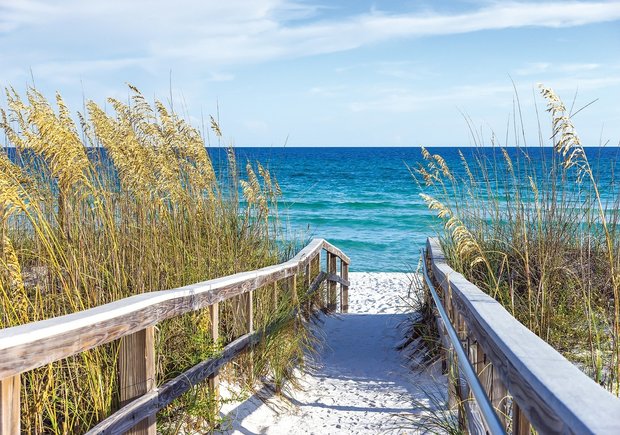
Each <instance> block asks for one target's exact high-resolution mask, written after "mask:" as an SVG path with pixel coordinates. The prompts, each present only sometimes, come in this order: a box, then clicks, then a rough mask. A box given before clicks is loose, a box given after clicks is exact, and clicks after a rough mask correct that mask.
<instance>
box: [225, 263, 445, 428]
mask: <svg viewBox="0 0 620 435" xmlns="http://www.w3.org/2000/svg"><path fill="white" fill-rule="evenodd" d="M350 283H351V290H350V307H349V313H348V314H336V315H331V316H324V317H323V318H322V323H321V324H320V325H318V331H317V334H318V335H320V336H322V337H323V340H322V341H323V343H322V346H321V347H320V352H319V354H318V355H317V357H316V358H315V359H314V363H315V367H314V368H313V369H310V370H309V372H308V373H307V374H305V375H304V376H302V378H301V386H302V389H301V390H293V391H290V392H289V395H287V398H286V399H280V398H275V397H270V398H269V399H268V400H266V401H264V398H263V400H261V399H259V398H258V397H256V396H254V397H252V398H250V399H248V400H246V401H244V402H242V403H229V404H225V405H224V408H223V415H224V421H225V423H224V429H226V430H223V431H222V433H225V434H256V433H260V434H274V435H275V434H317V435H318V434H321V435H322V434H378V433H390V432H392V433H401V432H405V431H409V432H410V431H411V430H412V424H411V422H410V421H407V420H405V419H403V418H401V417H399V415H401V414H403V415H407V416H408V417H409V418H416V414H418V413H420V412H422V410H421V409H420V407H419V406H418V402H423V403H425V404H428V397H427V391H430V390H432V391H435V390H437V389H439V390H440V391H443V392H444V394H445V392H446V381H445V380H446V377H445V376H443V375H441V373H437V372H436V371H435V372H433V371H432V370H429V371H424V372H419V371H417V370H412V368H411V367H410V365H411V361H410V360H408V359H407V358H406V356H405V353H404V352H400V351H398V350H397V346H398V344H399V343H402V341H403V334H404V331H403V330H402V328H401V324H402V322H403V321H405V320H406V319H407V318H408V316H409V315H410V313H407V311H408V309H407V307H403V301H402V299H401V297H404V296H406V295H407V293H408V287H409V277H408V275H407V274H404V273H362V272H358V273H352V274H351V275H350ZM434 376H437V378H434ZM444 398H445V397H444Z"/></svg>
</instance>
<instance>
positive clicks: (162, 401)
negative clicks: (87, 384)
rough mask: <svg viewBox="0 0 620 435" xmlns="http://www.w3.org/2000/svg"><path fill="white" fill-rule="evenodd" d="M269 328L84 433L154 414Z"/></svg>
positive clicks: (111, 430) (122, 426) (115, 429)
mask: <svg viewBox="0 0 620 435" xmlns="http://www.w3.org/2000/svg"><path fill="white" fill-rule="evenodd" d="M326 277H327V274H326V273H325V272H319V273H318V275H317V276H316V278H315V279H314V280H313V281H312V283H311V285H310V288H309V290H308V293H309V294H312V293H314V292H315V291H316V290H317V289H318V288H319V287H320V286H321V284H322V283H323V282H324V281H325V279H326ZM297 313H298V310H297V309H294V310H293V311H292V313H291V316H290V318H293V317H295V316H296V315H297ZM272 329H273V327H272V326H270V327H267V328H266V330H265V331H256V332H252V333H248V334H246V335H243V336H242V337H239V338H237V339H236V340H235V341H233V342H232V343H230V344H228V345H227V346H226V347H224V350H223V351H222V354H221V355H220V356H218V357H216V358H212V359H209V360H207V361H203V362H201V363H199V364H197V365H196V366H194V367H192V368H191V369H189V370H188V371H186V372H185V373H183V374H181V375H179V376H177V377H176V378H174V379H172V380H170V381H168V382H166V383H165V384H164V385H162V386H161V387H159V388H156V389H154V390H153V391H151V392H149V393H147V394H145V395H143V396H141V397H140V398H138V399H136V400H134V401H132V402H131V403H129V404H128V405H127V406H125V407H123V408H121V409H120V410H118V411H117V412H115V413H114V414H112V415H111V416H109V417H108V418H106V419H105V420H104V421H102V422H100V423H99V424H98V425H97V426H95V427H94V428H92V429H91V430H90V431H89V432H87V434H117V433H122V432H124V431H126V430H128V429H129V428H131V427H132V426H133V425H134V424H135V422H137V421H140V420H142V419H144V418H145V417H147V416H150V415H153V414H155V413H156V412H157V411H158V410H159V409H161V408H163V407H164V406H166V405H169V404H170V403H172V401H173V400H174V399H176V398H177V397H179V396H181V395H182V394H183V393H185V392H186V391H187V390H189V389H190V388H191V387H192V386H193V385H196V384H198V383H199V382H202V381H203V380H204V379H205V378H210V377H213V376H214V375H215V374H216V373H217V372H218V371H219V370H220V369H221V367H223V366H224V364H227V363H228V362H230V361H231V360H232V359H234V358H235V357H236V356H238V355H239V354H241V353H242V352H243V351H245V350H247V349H248V348H251V347H252V346H253V345H255V344H256V343H258V342H259V341H260V340H261V338H262V337H263V336H264V334H269V333H271V331H272Z"/></svg>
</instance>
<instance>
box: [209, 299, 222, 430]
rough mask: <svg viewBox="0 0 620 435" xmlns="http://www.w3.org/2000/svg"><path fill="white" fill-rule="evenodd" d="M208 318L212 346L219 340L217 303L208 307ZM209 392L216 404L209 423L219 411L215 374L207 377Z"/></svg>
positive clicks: (218, 393)
mask: <svg viewBox="0 0 620 435" xmlns="http://www.w3.org/2000/svg"><path fill="white" fill-rule="evenodd" d="M209 318H210V320H211V339H212V340H213V344H216V343H217V342H218V340H219V338H220V306H219V304H218V303H215V304H213V305H211V306H210V307H209ZM209 391H210V393H211V395H212V396H213V398H214V401H215V403H216V406H215V408H216V409H215V410H214V411H215V412H214V415H213V416H212V417H211V421H215V417H216V416H217V412H218V411H219V410H218V408H219V398H220V380H219V376H218V375H217V372H214V373H213V374H212V375H211V376H209Z"/></svg>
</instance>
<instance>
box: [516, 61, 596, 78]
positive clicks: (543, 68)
mask: <svg viewBox="0 0 620 435" xmlns="http://www.w3.org/2000/svg"><path fill="white" fill-rule="evenodd" d="M601 66H602V65H601V64H598V63H560V64H552V63H549V62H533V63H530V64H528V65H527V66H525V67H523V68H519V69H517V70H516V71H515V72H516V74H517V75H521V76H529V75H540V74H542V73H550V72H554V73H571V74H575V73H583V72H589V71H594V70H597V69H599V68H601Z"/></svg>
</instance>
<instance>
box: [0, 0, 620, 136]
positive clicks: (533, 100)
mask: <svg viewBox="0 0 620 435" xmlns="http://www.w3.org/2000/svg"><path fill="white" fill-rule="evenodd" d="M127 83H131V84H133V85H135V86H137V87H138V88H139V89H140V90H141V91H142V92H143V93H144V94H145V95H146V96H147V97H149V99H159V100H162V101H165V102H169V101H170V98H171V96H172V101H173V107H174V110H175V111H177V112H179V113H182V114H183V115H184V116H185V117H186V118H188V119H190V121H191V122H192V123H193V124H194V125H195V126H197V127H199V128H201V127H202V125H203V122H204V125H208V123H207V122H206V121H204V120H206V119H208V116H209V115H213V116H215V117H217V118H218V119H219V121H220V126H221V128H222V131H223V133H224V137H225V142H226V143H227V144H228V143H232V144H234V145H235V146H274V147H275V146H419V145H425V146H469V145H474V144H476V143H478V144H482V145H488V144H490V143H491V137H492V136H493V135H495V137H496V138H497V141H498V142H499V143H502V144H508V145H514V144H515V143H516V142H515V139H514V134H511V133H509V132H514V122H513V121H514V119H515V117H516V118H517V119H523V125H524V130H525V134H524V136H525V139H520V142H525V143H526V144H527V145H536V144H537V143H538V137H539V134H538V132H539V129H538V119H539V120H540V124H541V129H542V132H543V136H544V137H545V138H547V137H548V134H547V133H548V124H549V121H548V116H547V114H546V113H545V112H544V101H542V99H541V98H540V96H539V95H538V88H537V84H538V83H544V84H545V85H546V86H549V87H551V88H553V89H554V90H555V91H556V92H557V93H558V94H559V95H560V96H561V97H562V99H563V100H564V101H565V103H566V105H567V106H568V107H573V112H576V111H577V110H578V109H580V108H581V107H583V106H585V105H587V104H589V103H590V102H592V101H594V100H596V101H595V102H594V103H593V104H591V105H590V106H588V107H587V108H585V109H584V110H582V111H580V112H579V113H577V114H576V115H575V116H574V118H573V122H574V123H575V125H576V128H577V132H578V133H579V135H580V136H581V139H582V142H583V143H584V144H586V145H599V144H605V143H607V144H608V146H618V144H619V141H620V104H619V102H620V2H618V1H552V2H547V1H488V0H462V1H457V0H449V1H431V0H424V1H413V0H408V1H366V0H346V1H326V0H323V1H315V0H305V1H294V0H226V1H224V0H206V1H205V0H175V1H170V0H165V1H163V0H148V1H147V0H132V1H127V0H106V1H103V0H101V1H93V0H91V1H83V0H54V1H37V0H0V87H2V88H4V87H7V86H13V87H14V88H15V89H16V90H17V91H18V92H20V93H22V94H23V93H25V91H26V89H27V87H28V86H32V85H34V86H36V87H37V88H38V89H39V90H40V91H42V92H43V93H44V94H45V95H46V96H48V98H50V99H53V97H54V95H55V92H57V91H58V92H60V93H61V94H62V95H63V97H64V98H65V100H66V101H67V103H68V104H69V106H70V108H72V109H73V111H74V112H77V111H81V110H82V107H83V102H84V100H94V101H95V102H97V103H100V104H101V105H104V104H105V101H106V98H107V97H116V98H121V99H126V98H127V97H128V95H129V90H128V87H127ZM517 103H519V105H520V108H521V110H520V112H519V110H516V109H515V107H517ZM5 105H6V103H5V101H4V100H1V102H0V107H3V106H5ZM537 112H538V115H537ZM467 120H469V121H467ZM519 129H520V127H519ZM206 130H208V129H206ZM471 130H473V131H474V132H475V133H474V135H472V133H471ZM507 133H508V134H507ZM473 136H476V137H479V138H480V139H477V140H474V139H473ZM506 138H508V139H506ZM210 141H212V139H210ZM520 144H522V143H520Z"/></svg>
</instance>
